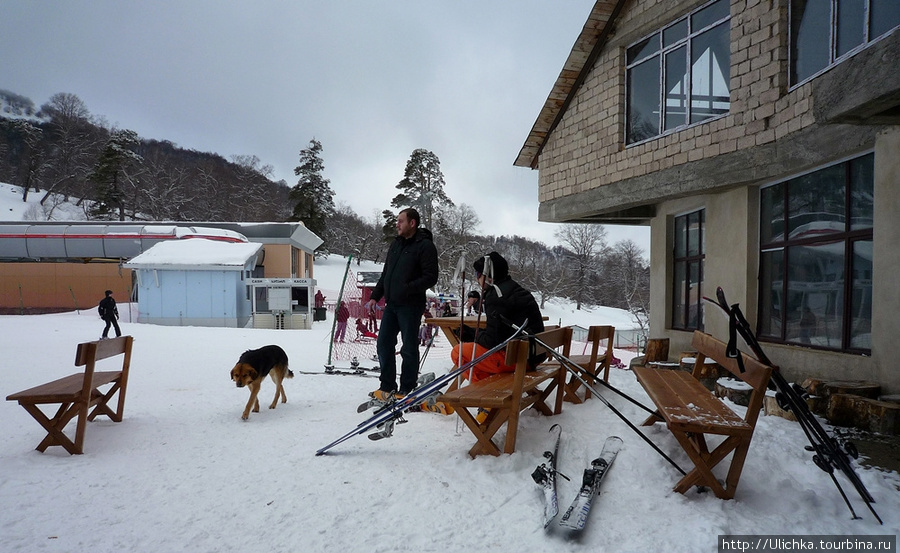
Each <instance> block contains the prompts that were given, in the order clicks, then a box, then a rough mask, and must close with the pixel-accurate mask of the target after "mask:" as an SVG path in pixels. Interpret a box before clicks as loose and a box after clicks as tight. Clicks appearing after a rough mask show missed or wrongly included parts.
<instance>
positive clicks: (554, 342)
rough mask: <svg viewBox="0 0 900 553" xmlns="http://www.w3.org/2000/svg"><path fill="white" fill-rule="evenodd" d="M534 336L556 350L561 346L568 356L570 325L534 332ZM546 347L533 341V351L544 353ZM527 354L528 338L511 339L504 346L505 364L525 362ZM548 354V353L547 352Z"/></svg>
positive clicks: (570, 339) (564, 353) (570, 341)
mask: <svg viewBox="0 0 900 553" xmlns="http://www.w3.org/2000/svg"><path fill="white" fill-rule="evenodd" d="M535 337H536V338H537V339H538V340H540V341H541V342H543V343H545V344H547V346H549V347H550V348H551V349H553V350H556V349H558V348H560V347H561V348H563V351H561V352H560V353H562V354H563V355H565V356H566V357H568V356H569V347H570V346H571V344H572V327H571V326H564V327H562V328H555V329H553V330H545V331H544V332H539V333H538V334H535ZM545 352H547V348H545V347H544V346H541V345H539V344H537V343H535V351H534V353H538V354H540V353H545ZM528 355H529V340H528V339H523V340H513V341H512V342H510V343H509V345H507V346H506V364H507V365H518V363H519V362H520V361H521V362H523V363H524V362H527V360H528ZM548 356H549V353H548Z"/></svg>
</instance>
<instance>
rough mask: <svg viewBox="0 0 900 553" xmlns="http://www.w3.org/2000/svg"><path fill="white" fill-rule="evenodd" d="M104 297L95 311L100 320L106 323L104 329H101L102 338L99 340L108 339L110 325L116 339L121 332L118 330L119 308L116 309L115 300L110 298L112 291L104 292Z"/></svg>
mask: <svg viewBox="0 0 900 553" xmlns="http://www.w3.org/2000/svg"><path fill="white" fill-rule="evenodd" d="M105 294H106V297H105V298H103V299H102V300H100V305H98V306H97V311H98V312H99V313H100V318H101V319H103V320H104V321H106V328H104V329H103V336H101V337H100V339H101V340H103V339H106V338H108V336H107V335H108V334H109V326H110V325H112V326H113V327H115V329H116V338H118V337H119V336H121V335H122V331H121V330H119V322H118V320H119V308H118V307H116V300H115V299H113V297H112V294H113V293H112V290H107V291H106V292H105Z"/></svg>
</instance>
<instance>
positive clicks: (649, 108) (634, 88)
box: [625, 0, 731, 144]
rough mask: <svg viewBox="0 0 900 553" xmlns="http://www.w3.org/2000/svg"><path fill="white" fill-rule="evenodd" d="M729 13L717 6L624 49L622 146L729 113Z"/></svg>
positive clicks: (722, 0)
mask: <svg viewBox="0 0 900 553" xmlns="http://www.w3.org/2000/svg"><path fill="white" fill-rule="evenodd" d="M729 9H730V4H729V2H728V1H727V0H716V1H715V2H712V3H710V4H707V5H706V6H704V7H702V8H700V9H699V10H696V11H694V12H693V13H691V14H688V15H687V16H685V17H683V18H681V19H679V20H678V21H675V22H674V23H671V24H670V25H668V26H666V27H664V28H663V29H661V30H660V31H658V32H656V33H654V34H653V35H651V36H649V37H647V38H645V39H643V40H641V41H640V42H638V43H636V44H634V45H632V46H631V47H629V48H628V50H627V51H626V55H625V60H626V64H627V65H626V86H627V89H628V93H627V97H626V115H625V118H626V129H625V142H626V143H627V144H634V143H635V142H641V141H643V140H647V139H649V138H653V137H654V136H659V135H660V134H662V133H664V132H668V131H671V130H674V129H678V128H683V127H685V126H687V125H692V124H695V123H700V122H702V121H705V120H707V119H710V118H712V117H717V116H720V115H724V114H727V113H728V109H729V105H730V90H729V80H730V78H731V76H730V75H731V45H730V37H729V35H730V32H729V31H730V23H729V22H730V13H729Z"/></svg>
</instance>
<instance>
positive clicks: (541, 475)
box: [531, 424, 622, 531]
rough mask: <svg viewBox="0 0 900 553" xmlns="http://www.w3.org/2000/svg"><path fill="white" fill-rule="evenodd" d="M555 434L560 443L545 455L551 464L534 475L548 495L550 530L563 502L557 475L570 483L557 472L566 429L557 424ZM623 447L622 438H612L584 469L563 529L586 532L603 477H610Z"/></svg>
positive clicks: (561, 521)
mask: <svg viewBox="0 0 900 553" xmlns="http://www.w3.org/2000/svg"><path fill="white" fill-rule="evenodd" d="M554 430H555V431H556V439H555V442H554V446H553V450H552V451H550V450H548V451H545V452H544V457H546V458H547V460H546V461H544V463H542V464H540V465H538V467H537V468H536V469H534V472H533V473H531V478H532V479H534V481H535V483H536V484H538V485H539V486H541V488H542V490H543V492H544V528H547V527H548V526H550V523H551V522H553V519H554V518H555V517H556V515H557V514H558V513H559V500H558V499H557V496H556V475H557V474H558V475H560V476H562V477H563V478H565V479H566V480H568V479H569V478H568V477H567V476H566V475H564V474H563V473H561V472H559V471H558V470H557V469H556V462H557V458H558V456H559V441H560V437H561V435H562V428H561V427H560V426H559V425H558V424H554V425H553V426H551V427H550V432H551V433H552V432H554ZM621 447H622V438H619V437H618V436H610V437H609V438H607V439H606V443H604V444H603V450H602V451H601V452H600V456H599V457H597V458H596V459H594V460H593V461H591V464H590V466H589V467H587V468H586V469H584V474H583V475H582V479H581V488H580V489H579V490H578V495H576V496H575V499H574V500H573V501H572V504H571V505H570V506H569V508H568V509H566V512H565V513H563V516H562V518H560V519H559V525H560V526H561V527H563V528H568V529H569V530H575V531H580V530H583V529H584V526H585V524H586V523H587V519H588V514H589V513H590V512H591V505H593V503H594V498H595V497H596V496H597V493H598V492H599V491H600V484H601V483H602V482H603V477H604V476H606V473H607V472H608V471H609V467H610V466H611V465H612V463H613V461H615V459H616V455H617V454H618V453H619V449H621Z"/></svg>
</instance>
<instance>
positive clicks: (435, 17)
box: [0, 0, 649, 256]
mask: <svg viewBox="0 0 900 553" xmlns="http://www.w3.org/2000/svg"><path fill="white" fill-rule="evenodd" d="M592 5H593V0H494V1H475V0H471V1H470V0H444V1H438V0H409V1H407V0H403V1H400V0H390V1H388V0H381V1H378V0H368V1H363V0H356V1H351V0H314V1H308V0H284V1H269V0H258V1H251V0H247V1H240V2H239V1H233V0H214V1H213V0H209V1H198V0H178V1H175V2H173V1H168V0H165V1H163V0H153V1H152V2H146V1H130V0H91V1H88V0H83V1H81V0H72V1H66V2H56V1H49V0H47V1H41V0H36V1H24V0H0V60H2V61H0V88H2V89H6V90H9V91H11V92H14V93H17V94H20V95H23V96H26V97H28V98H30V99H31V100H33V101H34V103H35V104H36V106H38V107H39V106H40V105H41V104H43V103H45V102H46V101H47V100H48V99H49V98H50V96H51V95H53V94H55V93H57V92H68V93H72V94H75V95H77V96H78V97H79V98H81V100H82V101H83V102H84V103H85V105H86V106H87V108H88V109H89V110H90V111H91V113H92V114H93V115H95V116H101V117H104V118H105V119H106V120H107V122H108V123H109V124H110V125H113V126H115V127H116V128H123V129H131V130H133V131H135V132H137V133H138V134H139V135H140V136H141V137H143V138H154V139H161V140H162V139H164V140H170V141H172V142H174V143H175V144H177V145H178V146H180V147H182V148H187V149H194V150H199V151H204V152H215V153H218V154H220V155H222V156H223V157H225V158H228V159H230V158H231V156H233V155H255V156H257V157H259V158H260V160H261V162H262V163H263V164H267V165H271V166H273V167H274V170H275V174H274V177H275V179H276V180H279V179H284V180H285V181H286V182H287V183H288V184H289V185H291V186H293V185H294V184H296V182H297V177H295V176H294V173H293V169H294V167H296V166H297V165H298V163H299V153H300V150H301V149H303V148H305V147H307V145H308V144H309V141H310V139H312V138H316V139H317V140H319V141H320V142H321V143H322V147H323V153H322V158H323V161H324V163H325V171H324V175H325V178H327V179H329V180H330V181H331V188H332V189H333V190H334V191H335V199H336V202H338V203H341V202H343V203H346V204H348V205H350V207H352V208H353V210H354V211H356V213H358V214H359V215H361V216H363V217H364V218H371V217H372V215H373V214H374V213H376V212H377V213H379V214H380V212H381V210H383V209H387V208H389V207H390V200H391V198H393V197H394V195H396V194H397V192H398V191H397V189H396V188H395V186H396V185H397V183H398V182H400V180H401V179H402V178H403V171H404V168H405V166H406V162H407V160H408V159H409V157H410V154H411V153H412V151H413V150H415V149H416V148H424V149H426V150H430V151H432V152H434V153H435V154H436V155H437V156H438V158H439V159H440V160H441V170H442V171H443V173H444V177H445V180H446V187H445V191H446V193H447V194H448V195H449V196H450V198H451V199H452V200H453V201H454V202H455V203H457V204H460V203H466V204H469V205H471V206H472V207H473V208H474V209H475V211H476V212H477V213H478V215H479V217H480V218H481V221H482V222H481V226H480V228H479V229H477V232H478V233H480V234H496V235H499V234H519V235H524V236H529V237H531V238H534V239H537V240H541V241H543V242H545V243H546V244H548V245H552V244H555V243H556V240H555V239H554V238H553V231H554V230H555V229H556V228H557V227H558V226H557V225H554V224H549V223H538V222H537V206H538V202H537V176H538V174H537V171H532V170H531V169H525V168H521V167H514V166H513V161H514V160H515V158H516V156H517V155H518V153H519V150H520V148H521V147H522V144H523V143H524V142H525V139H526V137H527V136H528V133H529V131H530V130H531V126H532V124H533V123H534V121H535V119H536V118H537V115H538V112H539V111H540V108H541V106H542V105H543V103H544V101H545V100H546V98H547V95H548V93H549V92H550V88H551V86H552V85H553V82H554V81H555V80H556V77H557V75H559V71H560V69H561V68H562V65H563V63H564V61H565V59H566V57H567V56H568V54H569V51H570V50H571V48H572V45H573V44H574V42H575V39H576V37H577V36H578V33H579V32H580V31H581V28H582V26H583V25H584V22H585V20H586V19H587V15H588V14H589V12H590V10H591V7H592ZM607 231H608V233H609V235H608V238H609V242H610V244H612V243H614V242H616V241H618V240H621V239H623V238H631V239H633V240H635V242H637V243H638V245H639V246H641V247H642V248H644V250H645V254H646V255H648V256H649V228H648V227H622V226H607Z"/></svg>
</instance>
